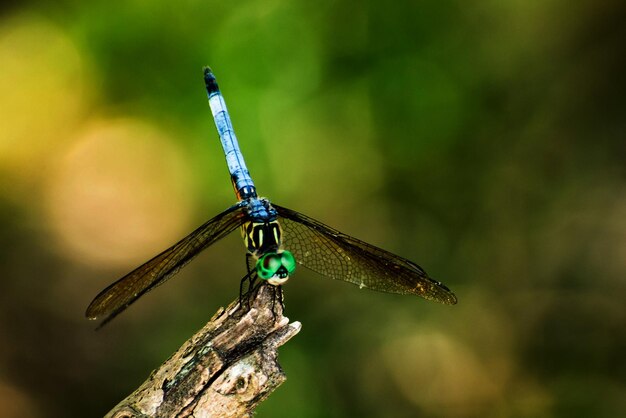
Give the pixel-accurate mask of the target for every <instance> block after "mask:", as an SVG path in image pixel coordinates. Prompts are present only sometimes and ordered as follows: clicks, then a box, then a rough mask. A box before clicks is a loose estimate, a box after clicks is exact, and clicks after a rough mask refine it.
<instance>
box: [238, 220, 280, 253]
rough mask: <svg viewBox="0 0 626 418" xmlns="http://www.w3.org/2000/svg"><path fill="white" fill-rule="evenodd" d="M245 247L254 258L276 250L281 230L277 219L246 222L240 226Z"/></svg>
mask: <svg viewBox="0 0 626 418" xmlns="http://www.w3.org/2000/svg"><path fill="white" fill-rule="evenodd" d="M241 234H242V235H243V241H244V243H245V245H246V249H247V250H248V252H249V253H250V254H252V255H253V256H255V257H256V258H259V257H261V256H262V255H263V254H267V253H270V252H276V251H278V249H279V248H280V242H281V236H282V231H281V229H280V224H279V223H278V221H277V220H274V221H270V222H246V223H245V224H243V225H242V226H241Z"/></svg>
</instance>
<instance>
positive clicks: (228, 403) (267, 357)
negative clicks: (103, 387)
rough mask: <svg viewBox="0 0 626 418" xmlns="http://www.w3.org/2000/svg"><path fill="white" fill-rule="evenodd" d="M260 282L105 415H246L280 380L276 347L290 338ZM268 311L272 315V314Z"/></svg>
mask: <svg viewBox="0 0 626 418" xmlns="http://www.w3.org/2000/svg"><path fill="white" fill-rule="evenodd" d="M279 291H280V290H279V289H277V288H274V287H273V286H271V285H267V284H264V285H262V286H260V287H259V289H258V290H256V291H255V292H254V293H253V295H252V296H251V299H250V309H249V310H248V306H247V305H246V304H245V303H244V307H243V309H239V302H238V301H235V302H233V303H231V304H230V306H229V307H228V308H227V309H224V308H220V310H219V311H218V312H217V313H216V314H215V315H214V316H213V318H212V319H211V320H210V321H209V322H208V323H207V324H206V325H205V326H204V327H203V328H202V329H201V330H200V331H199V332H198V333H196V334H195V335H194V336H193V337H191V338H190V339H189V340H187V341H186V342H185V343H184V344H183V345H182V346H181V347H180V348H179V349H178V351H176V353H174V355H172V357H170V358H169V359H168V360H167V361H166V362H165V363H163V364H162V365H161V366H160V367H159V368H158V369H157V370H155V371H153V372H152V373H151V375H150V377H149V378H148V380H146V381H145V382H144V383H143V384H142V385H141V386H140V387H139V388H138V389H137V390H135V391H134V392H133V393H132V394H131V395H129V396H128V397H127V398H126V399H124V400H123V401H122V402H120V403H119V404H118V405H117V406H116V407H115V408H113V409H112V410H111V411H110V412H109V413H108V414H107V415H106V417H113V418H131V417H133V418H135V417H194V418H200V417H250V416H252V414H253V411H254V409H255V408H256V407H257V406H258V405H259V403H261V402H262V401H263V400H265V399H266V398H267V397H268V396H269V395H270V394H271V392H273V391H274V390H275V389H276V388H277V387H278V386H280V384H281V383H282V382H284V381H285V379H286V376H285V374H284V373H283V371H282V369H281V367H280V365H279V364H278V362H277V356H278V353H277V349H278V347H280V346H281V345H283V344H284V343H286V342H287V341H288V340H289V339H290V338H291V337H293V336H294V335H296V334H297V333H298V332H299V331H300V328H301V324H300V323H299V322H292V323H289V319H288V318H285V317H284V316H283V309H282V306H281V302H280V300H278V299H277V295H278V293H277V292H279ZM272 310H273V311H274V312H272Z"/></svg>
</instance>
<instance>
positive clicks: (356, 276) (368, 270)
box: [86, 67, 457, 326]
mask: <svg viewBox="0 0 626 418" xmlns="http://www.w3.org/2000/svg"><path fill="white" fill-rule="evenodd" d="M204 81H205V85H206V91H207V95H208V99H209V106H210V108H211V112H212V114H213V119H214V121H215V126H216V128H217V132H218V134H219V138H220V141H221V143H222V148H223V150H224V154H225V156H226V163H227V165H228V171H229V173H230V178H231V182H232V185H233V188H234V190H235V195H236V197H237V203H235V204H234V205H233V206H231V207H229V208H228V209H226V210H225V211H223V212H222V213H220V214H219V215H217V216H215V217H214V218H213V219H210V220H209V221H207V222H206V223H204V224H203V225H201V226H200V227H198V228H197V229H196V230H195V231H193V232H191V233H190V234H189V235H187V236H186V237H185V238H183V239H181V240H180V241H178V242H177V243H176V244H174V245H172V246H171V247H170V248H168V249H166V250H165V251H163V252H161V253H159V254H158V255H156V256H155V257H153V258H152V259H151V260H149V261H147V262H146V263H144V264H142V265H141V266H139V267H137V268H136V269H135V270H133V271H131V272H130V273H128V274H127V275H125V276H124V277H122V278H121V279H119V280H118V281H116V282H114V283H113V284H111V285H110V286H108V287H107V288H105V289H104V290H102V291H101V292H100V293H99V294H98V295H97V296H96V297H95V298H94V300H93V301H92V302H91V304H90V305H89V307H88V308H87V311H86V316H87V318H89V319H103V321H102V322H101V324H100V326H102V325H104V324H105V323H107V322H109V321H110V320H112V319H113V318H114V317H116V316H117V315H119V314H120V313H121V312H122V311H124V310H125V309H126V308H127V307H128V306H129V305H131V304H132V303H133V302H135V301H136V300H137V299H139V298H140V297H141V296H143V295H144V294H146V293H147V292H148V291H150V290H152V289H154V288H155V287H157V286H159V285H161V284H163V283H164V282H165V281H167V280H168V279H169V278H171V277H172V276H173V275H174V274H176V273H177V272H178V271H179V270H180V269H181V268H182V267H183V266H185V265H186V264H187V263H189V262H190V261H191V260H192V259H193V258H194V257H195V256H196V255H198V253H200V252H201V251H203V250H205V249H206V248H208V247H209V246H211V245H212V244H214V243H215V242H217V241H218V240H220V239H221V238H224V237H225V236H227V235H228V234H230V233H231V232H233V231H234V230H236V229H238V228H239V229H240V230H241V233H242V237H243V241H244V246H245V247H246V250H247V253H246V255H247V258H248V275H246V276H245V277H244V279H242V285H241V286H243V281H244V280H246V279H249V278H250V276H251V275H253V276H254V278H255V279H256V278H257V277H258V278H260V279H261V283H264V282H266V283H268V284H269V285H272V286H276V287H277V288H278V289H280V287H281V286H282V285H284V284H285V283H286V282H287V280H288V279H289V277H290V276H291V275H293V273H294V271H295V269H296V265H300V266H303V267H306V268H308V269H310V270H313V271H315V272H317V273H319V274H321V275H322V276H326V277H328V278H331V279H336V280H342V281H345V282H348V283H352V284H355V285H357V286H359V288H367V289H372V290H377V291H381V292H388V293H399V294H408V295H417V296H421V297H422V298H424V299H427V300H431V301H435V302H439V303H443V304H447V305H454V304H456V303H457V298H456V296H455V295H454V293H453V292H452V291H450V289H449V288H448V287H446V286H445V285H444V284H443V283H441V282H439V281H437V280H434V279H433V278H431V277H430V276H428V274H427V273H426V272H425V271H424V270H423V269H422V268H421V267H420V266H418V265H417V264H415V263H414V262H412V261H409V260H407V259H406V258H403V257H400V256H398V255H396V254H393V253H391V252H389V251H386V250H383V249H382V248H378V247H375V246H374V245H371V244H368V243H366V242H364V241H361V240H359V239H356V238H354V237H351V236H350V235H346V234H344V233H341V232H339V231H338V230H336V229H334V228H331V227H329V226H327V225H325V224H323V223H321V222H319V221H317V220H315V219H313V218H310V217H308V216H306V215H303V214H302V213H299V212H296V211H294V210H291V209H288V208H285V207H283V206H279V205H277V204H274V203H270V201H269V200H268V199H266V198H263V197H259V195H258V194H257V190H256V187H255V185H254V182H253V181H252V178H251V176H250V173H249V171H248V168H247V167H246V163H245V161H244V159H243V155H242V153H241V150H240V148H239V143H238V141H237V137H236V136H235V131H234V130H233V125H232V122H231V120H230V116H229V114H228V110H227V109H226V103H225V102H224V98H223V96H222V94H221V92H220V89H219V87H218V84H217V81H216V78H215V75H214V74H213V72H212V71H211V69H210V68H209V67H205V68H204ZM240 297H241V287H240Z"/></svg>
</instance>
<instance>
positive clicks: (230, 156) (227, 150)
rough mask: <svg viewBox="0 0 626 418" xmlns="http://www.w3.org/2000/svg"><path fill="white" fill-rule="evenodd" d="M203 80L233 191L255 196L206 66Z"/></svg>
mask: <svg viewBox="0 0 626 418" xmlns="http://www.w3.org/2000/svg"><path fill="white" fill-rule="evenodd" d="M204 82H205V84H206V89H207V94H208V96H209V106H211V112H212V113H213V119H214V120H215V126H216V127H217V132H218V133H219V136H220V141H221V142H222V148H224V154H225V155H226V163H227V164H228V171H229V172H230V178H231V180H232V182H233V187H234V188H235V193H236V194H237V197H238V198H239V199H240V200H244V199H248V198H256V197H257V194H256V188H255V187H254V182H253V181H252V178H251V177H250V173H249V172H248V168H247V167H246V162H245V161H244V159H243V155H242V154H241V150H240V149H239V144H238V143H237V137H236V136H235V131H234V130H233V125H232V122H231V121H230V116H229V115H228V110H227V109H226V103H225V102H224V98H223V97H222V93H220V89H219V87H218V85H217V81H216V80H215V76H214V75H213V72H211V69H210V68H208V67H206V68H205V69H204Z"/></svg>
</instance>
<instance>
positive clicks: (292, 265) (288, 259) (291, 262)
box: [280, 251, 296, 275]
mask: <svg viewBox="0 0 626 418" xmlns="http://www.w3.org/2000/svg"><path fill="white" fill-rule="evenodd" d="M280 261H281V264H282V265H283V266H284V267H285V268H286V269H287V271H288V272H289V275H291V274H292V273H293V272H294V271H296V259H295V258H294V256H293V254H291V252H289V251H283V252H282V253H281V254H280Z"/></svg>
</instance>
